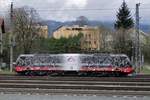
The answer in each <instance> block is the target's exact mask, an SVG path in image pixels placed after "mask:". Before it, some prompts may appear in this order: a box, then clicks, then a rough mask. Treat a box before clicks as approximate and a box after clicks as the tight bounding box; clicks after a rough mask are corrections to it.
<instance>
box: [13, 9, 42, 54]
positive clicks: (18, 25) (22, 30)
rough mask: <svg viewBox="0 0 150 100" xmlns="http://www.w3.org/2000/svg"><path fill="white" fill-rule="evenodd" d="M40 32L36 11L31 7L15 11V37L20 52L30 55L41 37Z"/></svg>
mask: <svg viewBox="0 0 150 100" xmlns="http://www.w3.org/2000/svg"><path fill="white" fill-rule="evenodd" d="M39 30H40V25H39V16H38V14H37V12H36V10H35V9H33V8H29V7H22V8H16V9H14V12H13V36H15V39H16V45H17V46H16V47H17V50H18V51H22V52H21V53H25V54H26V53H30V50H31V48H32V45H33V41H34V40H36V38H38V36H39V35H38V33H39Z"/></svg>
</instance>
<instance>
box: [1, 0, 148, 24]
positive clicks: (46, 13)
mask: <svg viewBox="0 0 150 100" xmlns="http://www.w3.org/2000/svg"><path fill="white" fill-rule="evenodd" d="M11 1H13V2H14V6H15V7H20V6H25V5H27V6H30V7H33V8H35V9H37V11H38V12H39V14H40V16H41V18H43V19H45V20H57V21H66V20H75V18H76V17H78V16H81V15H83V16H86V17H87V18H88V19H90V20H100V21H114V20H115V18H116V12H117V10H118V8H119V7H120V5H121V3H122V0H0V13H3V10H7V8H8V7H9V6H10V2H11ZM126 2H127V4H128V7H129V8H131V9H130V10H131V12H132V16H133V17H135V4H136V3H139V2H140V3H141V6H140V8H141V9H140V16H141V23H143V22H146V23H150V0H126ZM146 8H148V9H146ZM64 9H74V10H64ZM80 9H89V10H80ZM91 9H103V10H91Z"/></svg>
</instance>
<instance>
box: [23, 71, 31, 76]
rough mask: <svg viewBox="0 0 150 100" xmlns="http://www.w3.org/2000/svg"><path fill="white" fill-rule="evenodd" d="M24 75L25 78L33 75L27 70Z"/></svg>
mask: <svg viewBox="0 0 150 100" xmlns="http://www.w3.org/2000/svg"><path fill="white" fill-rule="evenodd" d="M24 74H25V75H27V76H32V75H33V72H32V71H30V70H27V71H26V72H25V73H24Z"/></svg>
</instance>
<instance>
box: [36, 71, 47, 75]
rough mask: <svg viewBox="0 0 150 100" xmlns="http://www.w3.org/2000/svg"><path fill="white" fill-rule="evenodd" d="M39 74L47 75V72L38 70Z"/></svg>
mask: <svg viewBox="0 0 150 100" xmlns="http://www.w3.org/2000/svg"><path fill="white" fill-rule="evenodd" d="M37 74H38V75H40V76H43V75H47V72H45V71H39V72H37Z"/></svg>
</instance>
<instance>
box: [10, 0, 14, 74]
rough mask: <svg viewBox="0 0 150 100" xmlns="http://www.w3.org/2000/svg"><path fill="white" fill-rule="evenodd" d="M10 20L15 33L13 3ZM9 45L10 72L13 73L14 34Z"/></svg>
mask: <svg viewBox="0 0 150 100" xmlns="http://www.w3.org/2000/svg"><path fill="white" fill-rule="evenodd" d="M10 20H11V31H12V32H13V2H11V7H10ZM9 44H10V72H12V71H13V47H14V38H13V33H12V34H11V35H10V38H9Z"/></svg>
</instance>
